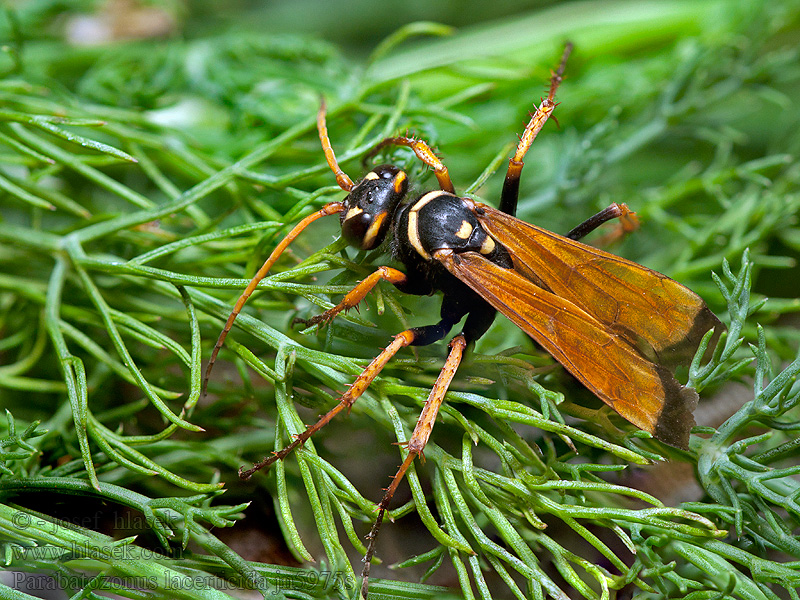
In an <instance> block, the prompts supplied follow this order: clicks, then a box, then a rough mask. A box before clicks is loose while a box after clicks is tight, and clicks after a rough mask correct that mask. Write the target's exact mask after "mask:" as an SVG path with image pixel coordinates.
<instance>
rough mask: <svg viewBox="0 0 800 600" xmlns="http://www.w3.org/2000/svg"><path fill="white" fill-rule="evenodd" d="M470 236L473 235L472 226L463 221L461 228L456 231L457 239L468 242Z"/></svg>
mask: <svg viewBox="0 0 800 600" xmlns="http://www.w3.org/2000/svg"><path fill="white" fill-rule="evenodd" d="M470 235H472V225H470V224H469V223H467V222H466V221H461V227H459V228H458V231H456V237H457V238H460V239H462V240H466V239H469V236H470Z"/></svg>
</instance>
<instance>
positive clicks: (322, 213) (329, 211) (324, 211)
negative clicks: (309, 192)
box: [203, 202, 344, 398]
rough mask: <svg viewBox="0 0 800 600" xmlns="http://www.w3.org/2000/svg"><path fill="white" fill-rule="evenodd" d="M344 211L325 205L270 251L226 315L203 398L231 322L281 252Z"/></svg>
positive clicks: (338, 204)
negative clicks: (317, 223)
mask: <svg viewBox="0 0 800 600" xmlns="http://www.w3.org/2000/svg"><path fill="white" fill-rule="evenodd" d="M342 210H344V205H343V204H342V203H341V202H330V203H329V204H326V205H325V206H323V207H322V208H321V209H319V210H318V211H317V212H315V213H313V214H310V215H308V216H307V217H306V218H305V219H303V220H302V221H300V222H299V223H298V224H297V225H295V226H294V228H293V229H292V230H291V231H290V232H289V233H288V234H287V235H286V237H285V238H283V239H282V240H281V241H280V243H279V244H278V245H277V246H275V249H274V250H273V251H272V254H270V255H269V258H268V259H267V260H266V261H265V262H264V264H263V265H261V268H260V269H259V270H258V273H256V274H255V276H254V277H253V279H251V280H250V283H249V284H247V287H246V288H245V290H244V291H243V292H242V295H241V296H239V299H238V300H237V301H236V305H235V306H234V307H233V311H231V314H230V315H228V320H227V321H226V322H225V327H224V328H223V329H222V332H221V333H220V334H219V338H218V339H217V343H216V345H215V346H214V350H213V351H212V352H211V358H210V359H209V360H208V366H206V373H205V377H203V397H204V398H205V396H206V392H207V391H208V380H209V378H210V377H211V370H212V369H213V368H214V363H215V362H216V360H217V354H219V350H220V348H222V344H223V343H225V338H226V337H228V332H229V331H230V330H231V327H233V322H234V321H235V320H236V317H237V316H238V315H239V313H240V312H241V311H242V308H243V307H244V305H245V302H247V300H248V298H250V296H251V295H252V294H253V292H254V291H255V289H256V288H257V287H258V284H259V283H261V280H262V279H264V277H266V276H267V273H268V272H269V270H270V269H271V268H272V265H274V264H275V262H276V261H277V260H278V258H279V257H280V255H281V254H283V251H284V250H286V247H287V246H288V245H289V244H291V243H292V242H293V241H294V239H295V238H296V237H297V236H298V235H300V232H301V231H303V230H304V229H305V228H306V227H308V226H309V225H310V224H311V223H313V222H314V221H316V220H317V219H319V218H320V217H327V216H328V215H333V214H336V213H338V212H341V211H342Z"/></svg>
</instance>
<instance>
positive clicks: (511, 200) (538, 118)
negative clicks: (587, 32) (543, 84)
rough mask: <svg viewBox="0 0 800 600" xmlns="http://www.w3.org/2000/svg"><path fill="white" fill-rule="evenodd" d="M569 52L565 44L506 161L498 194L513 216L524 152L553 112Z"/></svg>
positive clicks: (501, 203)
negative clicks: (545, 91) (547, 87)
mask: <svg viewBox="0 0 800 600" xmlns="http://www.w3.org/2000/svg"><path fill="white" fill-rule="evenodd" d="M571 52H572V44H567V46H566V48H564V54H563V55H562V56H561V63H560V64H559V66H558V69H557V70H556V72H555V73H553V74H552V76H551V77H550V91H549V93H548V94H547V98H545V99H544V100H542V104H541V105H540V106H539V108H537V109H536V112H534V113H533V115H532V116H531V120H530V122H528V125H527V126H526V127H525V131H523V132H522V135H521V136H520V138H519V144H518V145H517V151H516V152H515V153H514V156H512V157H511V158H510V159H509V161H508V171H507V172H506V179H505V181H504V182H503V192H502V194H501V195H500V210H502V211H503V212H504V213H506V214H508V215H512V216H513V215H516V213H517V199H518V198H519V178H520V175H521V174H522V167H523V166H525V163H524V162H522V159H523V158H524V157H525V153H526V152H527V151H528V149H529V148H530V147H531V144H533V140H535V139H536V136H537V135H538V133H539V132H540V131H541V130H542V127H544V124H545V123H546V122H547V119H549V118H550V115H551V114H553V111H554V110H555V108H556V103H555V101H554V100H555V97H556V90H557V89H558V86H559V85H561V81H562V80H563V76H564V68H565V67H566V65H567V58H569V55H570V53H571Z"/></svg>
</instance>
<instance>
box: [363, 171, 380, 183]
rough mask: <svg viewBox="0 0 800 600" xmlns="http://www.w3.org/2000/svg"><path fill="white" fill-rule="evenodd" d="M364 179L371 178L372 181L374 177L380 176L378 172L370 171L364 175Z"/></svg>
mask: <svg viewBox="0 0 800 600" xmlns="http://www.w3.org/2000/svg"><path fill="white" fill-rule="evenodd" d="M364 179H369V180H370V181H372V180H373V179H380V177H378V174H377V173H376V172H375V171H370V172H369V173H367V174H366V175H364Z"/></svg>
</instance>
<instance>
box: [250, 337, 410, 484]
mask: <svg viewBox="0 0 800 600" xmlns="http://www.w3.org/2000/svg"><path fill="white" fill-rule="evenodd" d="M415 337H416V336H415V335H414V333H413V332H412V331H411V330H406V331H403V332H401V333H398V334H397V335H396V336H394V340H392V343H391V344H389V345H388V346H387V347H386V349H385V350H384V351H383V352H381V353H380V354H379V355H378V356H376V357H375V358H374V359H373V360H372V362H371V363H369V365H368V366H367V368H366V369H364V371H363V372H362V373H361V375H359V376H358V378H357V379H356V380H355V381H354V382H353V385H351V386H350V389H349V390H347V391H346V392H345V393H344V394H343V395H342V397H341V398H339V404H337V405H336V406H334V407H333V408H332V409H331V410H329V411H328V413H327V414H326V415H324V416H323V417H322V418H320V420H319V421H317V422H316V423H315V424H314V425H311V426H310V427H308V428H307V429H306V430H305V431H304V432H303V433H301V434H299V435H297V436H296V437H295V438H294V440H292V443H291V444H289V445H288V446H286V447H285V448H283V449H282V450H279V451H278V452H275V453H273V454H272V455H271V456H268V457H266V458H264V459H263V460H262V461H261V462H258V463H256V464H254V465H253V466H252V467H251V468H249V469H246V470H245V469H240V470H239V477H241V478H242V479H250V477H252V475H253V473H255V472H256V471H258V470H259V469H263V468H264V467H268V466H269V465H271V464H272V463H274V462H275V461H278V460H283V459H284V458H286V456H288V455H289V454H290V453H291V452H292V451H293V450H295V449H296V448H297V447H298V446H302V445H303V444H304V443H305V442H306V440H307V439H308V438H310V437H311V436H312V435H314V434H315V433H316V432H317V431H319V430H320V429H322V428H323V427H325V425H327V424H328V423H330V421H331V420H332V419H333V418H334V417H335V416H336V415H338V414H339V413H340V412H342V410H344V409H347V410H348V412H349V411H350V408H351V407H352V406H353V404H354V403H355V401H356V400H358V398H359V396H361V394H363V393H364V391H365V390H366V389H367V388H368V387H369V386H370V384H371V383H372V382H373V380H374V379H375V378H376V377H377V376H378V374H379V373H380V372H381V371H382V370H383V367H385V366H386V363H388V362H389V360H391V358H392V357H393V356H394V355H395V354H397V352H398V351H399V350H400V349H401V348H405V347H406V346H409V345H411V343H412V342H413V341H414V338H415Z"/></svg>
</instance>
